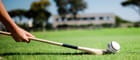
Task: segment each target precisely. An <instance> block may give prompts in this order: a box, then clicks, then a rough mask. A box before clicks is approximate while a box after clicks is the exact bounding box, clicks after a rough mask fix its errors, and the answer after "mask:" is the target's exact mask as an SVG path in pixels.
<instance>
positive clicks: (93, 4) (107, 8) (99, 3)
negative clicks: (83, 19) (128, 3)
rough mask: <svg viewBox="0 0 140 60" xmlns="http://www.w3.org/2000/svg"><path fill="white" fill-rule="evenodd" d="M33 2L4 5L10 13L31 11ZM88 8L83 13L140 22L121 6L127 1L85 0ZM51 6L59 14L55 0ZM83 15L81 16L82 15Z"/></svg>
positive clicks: (15, 1) (19, 0)
mask: <svg viewBox="0 0 140 60" xmlns="http://www.w3.org/2000/svg"><path fill="white" fill-rule="evenodd" d="M33 1H37V0H3V3H4V5H5V7H6V9H7V10H8V11H10V10H13V9H30V5H31V3H32V2H33ZM85 1H86V2H87V8H86V9H85V10H84V11H82V13H83V14H85V13H86V14H87V13H114V14H115V15H117V16H119V17H121V18H123V19H126V20H130V21H138V20H140V16H139V15H138V14H137V13H136V12H135V11H134V10H133V9H132V8H130V7H123V6H121V5H120V3H121V2H123V1H125V0H85ZM50 2H51V5H50V7H49V8H48V10H49V11H50V12H51V13H52V14H54V15H55V14H57V11H56V10H57V7H56V5H55V3H54V2H53V0H50ZM82 13H81V14H82Z"/></svg>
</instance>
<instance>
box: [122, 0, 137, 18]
mask: <svg viewBox="0 0 140 60" xmlns="http://www.w3.org/2000/svg"><path fill="white" fill-rule="evenodd" d="M121 4H122V6H130V7H131V8H133V9H134V10H135V11H136V12H137V13H138V14H139V16H140V0H126V1H124V2H122V3H121Z"/></svg>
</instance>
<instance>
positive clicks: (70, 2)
mask: <svg viewBox="0 0 140 60" xmlns="http://www.w3.org/2000/svg"><path fill="white" fill-rule="evenodd" d="M54 1H55V3H56V6H57V8H58V9H57V11H58V14H59V15H60V16H61V18H62V20H63V19H65V16H66V15H67V14H72V15H73V16H74V17H75V18H76V15H77V14H78V12H80V11H83V10H84V9H85V8H86V2H85V1H84V0H54Z"/></svg>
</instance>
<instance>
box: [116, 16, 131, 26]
mask: <svg viewBox="0 0 140 60" xmlns="http://www.w3.org/2000/svg"><path fill="white" fill-rule="evenodd" d="M115 20H116V27H119V26H120V24H122V23H132V22H130V21H127V20H124V19H122V18H121V17H119V16H116V17H115Z"/></svg>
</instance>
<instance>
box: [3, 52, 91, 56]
mask: <svg viewBox="0 0 140 60" xmlns="http://www.w3.org/2000/svg"><path fill="white" fill-rule="evenodd" d="M12 55H89V53H86V52H79V53H69V52H68V53H44V52H35V53H20V52H11V53H0V56H12Z"/></svg>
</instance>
